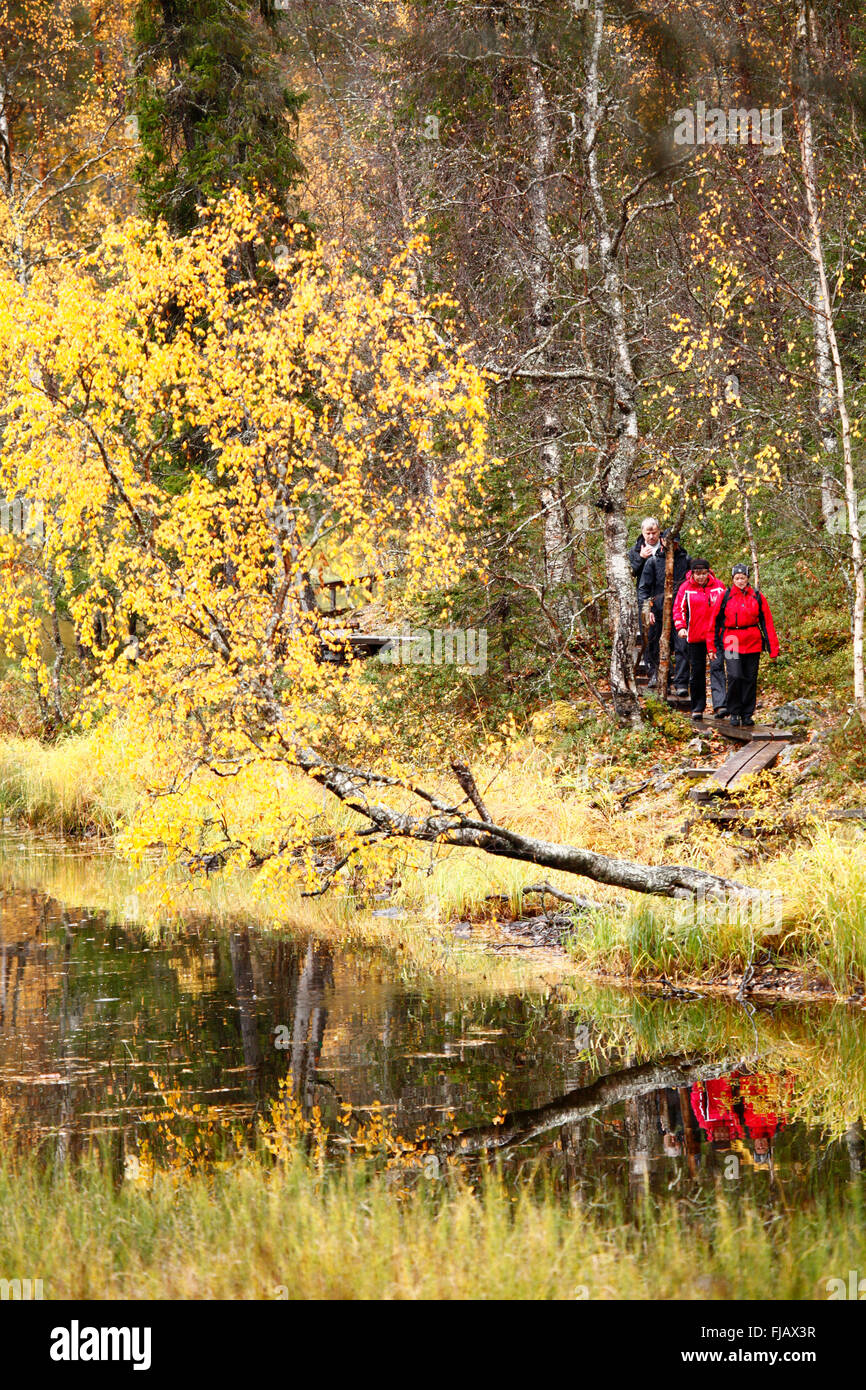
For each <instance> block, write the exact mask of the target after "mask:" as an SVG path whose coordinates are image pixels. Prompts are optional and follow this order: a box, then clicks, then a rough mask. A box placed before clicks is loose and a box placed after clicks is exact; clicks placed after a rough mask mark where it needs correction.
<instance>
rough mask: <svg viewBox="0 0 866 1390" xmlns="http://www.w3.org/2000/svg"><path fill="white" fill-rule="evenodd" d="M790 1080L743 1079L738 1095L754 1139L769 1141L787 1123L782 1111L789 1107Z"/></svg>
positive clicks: (761, 1077)
mask: <svg viewBox="0 0 866 1390" xmlns="http://www.w3.org/2000/svg"><path fill="white" fill-rule="evenodd" d="M793 1089H794V1088H793V1078H792V1077H789V1076H785V1075H782V1076H743V1077H741V1078H740V1096H741V1098H742V1101H743V1119H744V1120H745V1123H746V1129H747V1130H748V1131H749V1133H750V1134H751V1136H752V1138H753V1139H759V1138H766V1139H771V1138H772V1137H773V1135H774V1134H775V1133H776V1130H777V1129H784V1128H785V1125H786V1124H787V1119H786V1117H785V1114H784V1111H785V1108H786V1107H787V1106H788V1105H790V1102H791V1096H792V1093H793Z"/></svg>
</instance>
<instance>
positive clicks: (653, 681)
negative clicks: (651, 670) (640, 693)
mask: <svg viewBox="0 0 866 1390" xmlns="http://www.w3.org/2000/svg"><path fill="white" fill-rule="evenodd" d="M658 683H659V678H658V676H655V675H653V676H650V678H649V680H648V681H647V689H648V690H655V688H656V686H657V685H658Z"/></svg>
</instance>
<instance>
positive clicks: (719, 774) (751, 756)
mask: <svg viewBox="0 0 866 1390" xmlns="http://www.w3.org/2000/svg"><path fill="white" fill-rule="evenodd" d="M746 732H747V733H748V732H749V730H748V729H747V730H746ZM787 746H788V744H787V742H786V741H785V740H783V739H780V738H760V737H753V738H751V739H749V740H748V742H744V743H743V745H742V747H740V748H738V749H737V751H736V753H732V754H731V756H730V757H729V758H728V759H727V761H726V762H724V763H722V766H721V767H717V768H716V770H715V772H714V773H713V780H714V781H716V782H718V784H719V786H720V787H721V788H722V790H723V791H726V792H727V791H730V789H731V788H732V787H735V786H736V785H737V783H738V782H739V781H740V780H741V779H742V778H743V777H749V776H750V775H751V774H752V773H753V772H760V771H761V770H762V769H763V768H765V767H769V766H770V765H771V764H772V763H774V762H775V761H776V759H777V758H778V756H779V754H780V753H781V751H782V749H783V748H787Z"/></svg>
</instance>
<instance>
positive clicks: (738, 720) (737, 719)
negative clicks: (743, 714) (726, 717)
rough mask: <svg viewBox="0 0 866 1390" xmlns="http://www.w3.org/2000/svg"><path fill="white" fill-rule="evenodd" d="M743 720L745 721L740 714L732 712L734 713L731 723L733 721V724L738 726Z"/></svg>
mask: <svg viewBox="0 0 866 1390" xmlns="http://www.w3.org/2000/svg"><path fill="white" fill-rule="evenodd" d="M742 722H743V721H742V719H741V718H740V716H739V715H738V714H732V715H731V723H732V724H733V725H735V726H736V725H737V724H742Z"/></svg>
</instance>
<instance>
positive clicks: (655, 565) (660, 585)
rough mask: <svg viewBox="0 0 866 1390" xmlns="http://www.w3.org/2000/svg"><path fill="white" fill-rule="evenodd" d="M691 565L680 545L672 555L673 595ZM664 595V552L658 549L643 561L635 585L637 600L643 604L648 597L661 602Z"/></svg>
mask: <svg viewBox="0 0 866 1390" xmlns="http://www.w3.org/2000/svg"><path fill="white" fill-rule="evenodd" d="M691 567H692V562H691V560H690V559H689V557H688V555H687V554H686V552H685V551H684V550H683V548H682V546H680V547H679V549H678V550H677V553H676V555H675V556H674V597H675V598H676V595H677V593H678V592H679V587H680V585H681V584H682V582H683V580H684V579H685V577H686V575H687V574H688V572H689V570H690V569H691ZM664 596H665V552H664V551H663V550H659V551H658V552H657V553H656V554H655V555H651V556H650V558H649V559H648V560H646V561H645V562H644V567H643V570H642V571H641V576H640V579H639V581H638V586H637V601H638V603H639V604H641V605H642V604H643V603H644V602H645V601H646V600H647V599H648V598H651V599H655V600H657V601H658V602H659V603H661V602H662V601H663V599H664Z"/></svg>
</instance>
